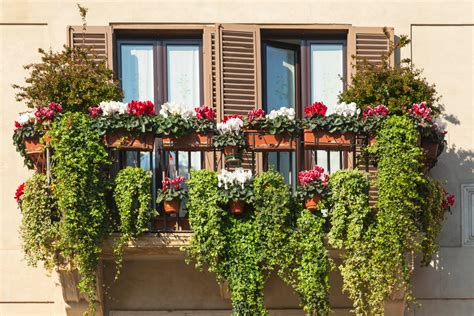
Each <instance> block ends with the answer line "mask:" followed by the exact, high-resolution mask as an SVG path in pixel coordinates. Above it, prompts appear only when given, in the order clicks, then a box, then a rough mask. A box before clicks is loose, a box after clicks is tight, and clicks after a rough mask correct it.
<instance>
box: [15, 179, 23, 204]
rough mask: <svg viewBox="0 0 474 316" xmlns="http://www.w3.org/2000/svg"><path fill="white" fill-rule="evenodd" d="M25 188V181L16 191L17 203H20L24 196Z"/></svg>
mask: <svg viewBox="0 0 474 316" xmlns="http://www.w3.org/2000/svg"><path fill="white" fill-rule="evenodd" d="M24 189H25V183H22V184H20V185H19V186H18V188H17V189H16V192H15V200H16V202H17V203H20V200H21V197H22V196H23V193H24V192H23V190H24Z"/></svg>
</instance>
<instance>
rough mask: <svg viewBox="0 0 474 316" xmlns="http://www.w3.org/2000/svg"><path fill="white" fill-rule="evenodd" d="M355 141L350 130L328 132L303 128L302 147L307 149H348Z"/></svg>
mask: <svg viewBox="0 0 474 316" xmlns="http://www.w3.org/2000/svg"><path fill="white" fill-rule="evenodd" d="M354 142H355V134H354V133H352V132H347V133H341V132H335V133H330V132H327V131H312V130H309V129H305V130H304V147H305V148H307V149H327V150H331V149H337V150H341V149H350V147H351V146H352V145H353V144H354Z"/></svg>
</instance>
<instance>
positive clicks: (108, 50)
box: [68, 26, 113, 69]
mask: <svg viewBox="0 0 474 316" xmlns="http://www.w3.org/2000/svg"><path fill="white" fill-rule="evenodd" d="M68 44H69V46H70V47H85V48H89V49H90V50H91V51H92V52H93V53H94V55H95V56H96V57H97V61H106V62H107V66H108V67H109V68H110V69H113V52H112V46H113V44H112V28H111V27H110V26H86V27H85V29H84V28H83V26H70V27H68Z"/></svg>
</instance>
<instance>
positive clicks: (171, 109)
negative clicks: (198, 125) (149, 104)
mask: <svg viewBox="0 0 474 316" xmlns="http://www.w3.org/2000/svg"><path fill="white" fill-rule="evenodd" d="M160 115H162V116H163V117H168V116H171V115H178V116H181V117H182V118H185V119H187V118H191V117H193V116H194V115H195V112H194V111H193V110H190V109H189V108H188V107H187V106H185V105H184V104H181V103H172V102H167V103H164V104H162V105H161V110H160Z"/></svg>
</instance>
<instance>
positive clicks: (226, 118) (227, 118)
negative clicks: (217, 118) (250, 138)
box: [222, 114, 242, 123]
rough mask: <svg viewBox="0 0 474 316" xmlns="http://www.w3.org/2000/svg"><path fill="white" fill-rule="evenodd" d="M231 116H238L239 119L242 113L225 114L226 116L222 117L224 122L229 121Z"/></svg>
mask: <svg viewBox="0 0 474 316" xmlns="http://www.w3.org/2000/svg"><path fill="white" fill-rule="evenodd" d="M231 118H238V119H242V115H238V114H232V115H226V116H224V118H223V119H222V122H224V123H225V122H227V121H228V120H230V119H231Z"/></svg>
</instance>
